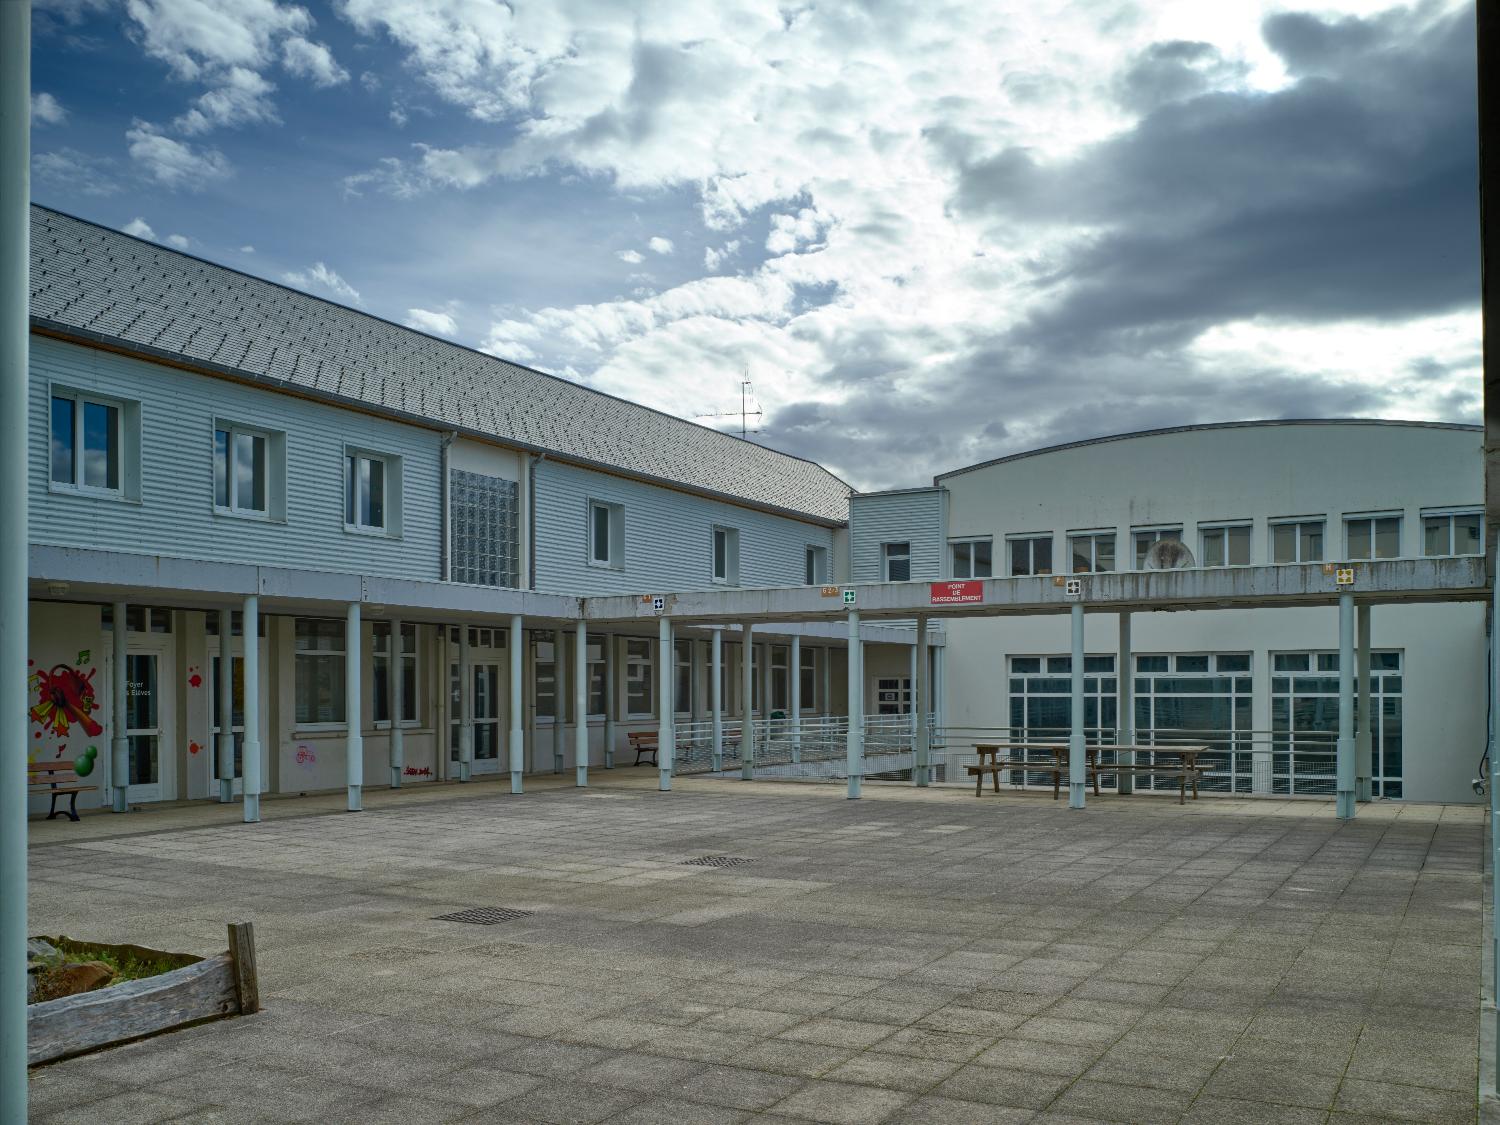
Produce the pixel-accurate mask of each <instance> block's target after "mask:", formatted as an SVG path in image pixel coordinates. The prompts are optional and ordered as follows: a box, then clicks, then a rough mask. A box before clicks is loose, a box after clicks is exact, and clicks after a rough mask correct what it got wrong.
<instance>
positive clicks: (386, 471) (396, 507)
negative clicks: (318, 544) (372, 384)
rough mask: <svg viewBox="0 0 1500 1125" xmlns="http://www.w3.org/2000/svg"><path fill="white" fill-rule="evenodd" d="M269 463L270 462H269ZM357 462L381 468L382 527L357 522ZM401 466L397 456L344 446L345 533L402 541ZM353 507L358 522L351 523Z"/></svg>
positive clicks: (360, 447) (355, 446)
mask: <svg viewBox="0 0 1500 1125" xmlns="http://www.w3.org/2000/svg"><path fill="white" fill-rule="evenodd" d="M267 460H268V463H269V458H268V459H267ZM356 460H365V461H369V462H371V463H377V462H378V463H379V464H380V465H381V466H383V467H382V469H381V475H382V477H383V481H382V483H381V493H382V495H381V505H382V509H383V515H384V517H385V523H384V524H381V525H379V526H376V525H374V524H363V523H359V522H357V520H358V517H359V503H358V496H357V495H352V494H351V492H350V486H351V481H352V480H353V479H357V478H354V477H353V475H352V474H351V472H350V463H351V462H353V461H356ZM402 477H403V473H402V463H401V456H400V455H399V454H396V453H382V452H381V451H380V450H377V449H370V448H369V447H368V446H361V445H347V444H346V445H345V446H344V512H343V520H344V531H345V532H346V533H348V534H350V535H373V536H375V537H376V538H381V539H399V538H401V490H402ZM351 503H352V504H353V511H354V516H355V521H351V520H350V519H349V513H350V505H351Z"/></svg>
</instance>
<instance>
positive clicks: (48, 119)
mask: <svg viewBox="0 0 1500 1125" xmlns="http://www.w3.org/2000/svg"><path fill="white" fill-rule="evenodd" d="M67 119H68V111H67V110H65V109H64V108H63V107H62V103H60V102H59V101H58V100H57V99H56V98H54V97H53V96H52V95H51V94H46V93H38V94H32V95H31V124H32V125H33V126H37V125H61V124H63V123H64V122H65V121H67Z"/></svg>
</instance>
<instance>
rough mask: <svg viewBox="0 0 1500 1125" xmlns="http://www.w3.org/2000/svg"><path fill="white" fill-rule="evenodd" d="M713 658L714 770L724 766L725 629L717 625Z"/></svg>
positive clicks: (713, 641)
mask: <svg viewBox="0 0 1500 1125" xmlns="http://www.w3.org/2000/svg"><path fill="white" fill-rule="evenodd" d="M709 645H710V651H711V653H712V658H711V660H710V662H709V663H710V665H711V668H710V670H709V675H710V680H709V685H708V694H709V700H710V702H709V709H710V710H711V711H712V712H713V722H714V744H713V762H712V765H713V771H714V773H718V772H719V771H720V770H722V769H723V768H724V629H723V626H720V625H715V626H714V631H713V639H712V640H711V641H709Z"/></svg>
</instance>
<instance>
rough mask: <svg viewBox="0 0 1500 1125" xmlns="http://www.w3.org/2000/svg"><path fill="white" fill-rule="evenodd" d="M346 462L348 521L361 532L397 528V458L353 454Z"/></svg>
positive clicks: (346, 520)
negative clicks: (394, 517) (395, 518)
mask: <svg viewBox="0 0 1500 1125" xmlns="http://www.w3.org/2000/svg"><path fill="white" fill-rule="evenodd" d="M344 465H345V470H344V522H345V523H346V524H348V525H349V526H350V527H353V528H358V529H359V530H361V531H394V530H395V521H394V519H393V518H392V517H393V516H394V515H395V510H394V509H395V506H396V505H395V503H394V501H395V495H394V493H395V490H396V483H397V479H398V473H397V472H396V461H395V459H394V458H389V457H380V456H377V455H376V454H373V453H349V454H346V455H345V458H344Z"/></svg>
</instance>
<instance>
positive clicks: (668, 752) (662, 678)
mask: <svg viewBox="0 0 1500 1125" xmlns="http://www.w3.org/2000/svg"><path fill="white" fill-rule="evenodd" d="M674 670H675V669H674V668H673V667H672V622H671V621H670V620H669V619H667V618H665V617H663V618H661V620H659V621H658V622H657V630H656V682H657V692H656V695H657V699H656V716H657V721H656V768H657V782H656V787H657V788H658V789H660V790H661V791H662V792H663V793H667V792H670V791H671V789H672V759H673V757H674V750H675V749H676V745H675V743H676V737H677V736H676V734H674V733H673V730H672V706H673V700H672V680H673V675H672V673H673V671H674Z"/></svg>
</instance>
